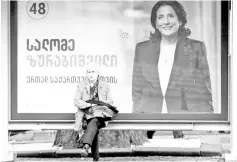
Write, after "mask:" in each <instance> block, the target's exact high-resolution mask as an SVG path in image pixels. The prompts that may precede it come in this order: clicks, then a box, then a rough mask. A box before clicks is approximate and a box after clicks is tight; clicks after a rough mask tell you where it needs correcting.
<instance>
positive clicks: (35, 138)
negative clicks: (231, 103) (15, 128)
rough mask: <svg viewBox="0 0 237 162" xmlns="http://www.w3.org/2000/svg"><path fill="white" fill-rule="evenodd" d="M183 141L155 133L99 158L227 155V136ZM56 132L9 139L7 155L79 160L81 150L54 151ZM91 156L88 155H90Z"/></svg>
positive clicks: (191, 136)
mask: <svg viewBox="0 0 237 162" xmlns="http://www.w3.org/2000/svg"><path fill="white" fill-rule="evenodd" d="M183 133H184V135H185V136H184V138H180V139H174V138H173V135H172V132H171V131H157V132H156V133H155V135H154V137H153V139H149V141H148V142H145V143H144V144H142V145H139V146H131V147H130V148H109V149H106V148H100V156H101V157H115V156H116V157H124V156H153V155H154V156H206V157H210V156H220V157H221V156H223V155H224V154H225V153H229V152H230V148H231V143H230V133H229V132H224V133H219V132H213V131H203V132H202V131H195V132H194V131H183ZM55 134H56V131H52V130H45V131H44V130H37V131H27V132H25V133H18V134H16V135H13V136H11V137H10V142H9V147H10V151H12V152H14V153H15V154H16V155H17V157H38V158H39V157H45V158H58V157H61V158H62V157H80V151H81V150H80V149H63V148H62V147H55V146H54V147H53V141H54V138H55ZM89 156H90V152H89Z"/></svg>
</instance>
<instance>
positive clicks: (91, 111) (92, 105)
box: [88, 104, 96, 114]
mask: <svg viewBox="0 0 237 162" xmlns="http://www.w3.org/2000/svg"><path fill="white" fill-rule="evenodd" d="M94 106H96V104H91V107H90V108H89V110H88V112H89V113H91V114H93V113H94Z"/></svg>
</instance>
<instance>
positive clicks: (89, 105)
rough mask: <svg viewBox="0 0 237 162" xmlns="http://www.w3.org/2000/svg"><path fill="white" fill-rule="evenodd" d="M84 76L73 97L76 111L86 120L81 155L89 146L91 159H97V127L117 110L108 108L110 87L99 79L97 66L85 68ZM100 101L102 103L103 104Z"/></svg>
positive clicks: (85, 152)
mask: <svg viewBox="0 0 237 162" xmlns="http://www.w3.org/2000/svg"><path fill="white" fill-rule="evenodd" d="M86 76H87V77H86V79H85V81H83V82H80V83H79V84H78V85H77V92H76V96H75V99H74V104H75V106H76V107H77V108H78V112H83V113H84V115H85V117H86V122H87V128H86V131H85V134H84V136H83V138H82V143H83V149H82V151H81V156H83V157H87V156H88V149H89V148H90V147H91V153H92V157H93V161H98V159H99V145H98V135H99V129H100V128H102V127H105V126H106V125H107V124H108V122H107V121H108V120H112V119H113V117H114V116H115V114H116V113H117V111H113V110H111V109H110V108H111V107H110V108H109V106H108V105H112V104H113V101H112V99H111V96H110V88H109V85H108V84H107V83H106V82H104V81H102V80H100V79H99V78H100V77H99V70H98V68H97V67H96V66H93V65H91V66H90V67H89V68H87V71H86ZM95 103H100V104H95ZM101 103H104V105H103V104H101ZM112 107H113V106H112ZM81 119H82V118H80V119H76V120H81ZM76 122H77V121H76Z"/></svg>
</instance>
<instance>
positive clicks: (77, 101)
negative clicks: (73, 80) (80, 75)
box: [74, 83, 91, 109]
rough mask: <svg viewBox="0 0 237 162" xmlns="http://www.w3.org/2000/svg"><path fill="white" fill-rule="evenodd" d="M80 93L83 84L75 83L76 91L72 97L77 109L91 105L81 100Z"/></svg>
mask: <svg viewBox="0 0 237 162" xmlns="http://www.w3.org/2000/svg"><path fill="white" fill-rule="evenodd" d="M82 94H83V85H82V84H81V83H79V84H78V85H77V91H76V94H75V97H74V105H75V106H76V107H78V108H79V109H85V108H88V107H90V106H91V104H89V103H87V102H85V101H83V100H82Z"/></svg>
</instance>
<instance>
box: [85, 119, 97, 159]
mask: <svg viewBox="0 0 237 162" xmlns="http://www.w3.org/2000/svg"><path fill="white" fill-rule="evenodd" d="M100 126H101V123H100V121H99V119H98V118H92V119H89V120H88V121H87V129H86V133H85V135H84V138H83V144H89V145H90V146H91V154H92V157H93V160H98V159H99V156H100V155H99V141H98V138H99V128H100Z"/></svg>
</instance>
